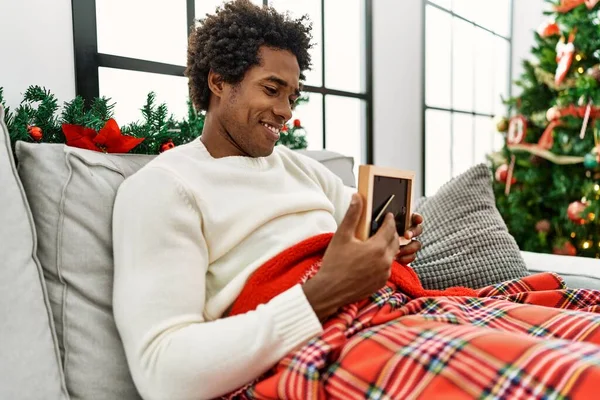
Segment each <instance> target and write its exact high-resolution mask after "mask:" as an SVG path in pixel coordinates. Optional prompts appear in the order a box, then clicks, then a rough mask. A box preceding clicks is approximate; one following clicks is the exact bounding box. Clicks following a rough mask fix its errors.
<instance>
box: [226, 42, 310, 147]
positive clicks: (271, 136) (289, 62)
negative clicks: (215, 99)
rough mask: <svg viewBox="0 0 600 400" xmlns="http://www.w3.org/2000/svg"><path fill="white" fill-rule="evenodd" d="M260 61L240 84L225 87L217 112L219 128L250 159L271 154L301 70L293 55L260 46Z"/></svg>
mask: <svg viewBox="0 0 600 400" xmlns="http://www.w3.org/2000/svg"><path fill="white" fill-rule="evenodd" d="M259 59H260V60H261V64H260V65H256V66H254V67H252V68H250V69H249V70H248V71H247V72H246V75H245V76H244V79H243V80H242V81H241V82H240V83H239V84H236V85H229V84H226V85H225V86H224V90H223V96H222V98H221V100H222V101H221V107H220V110H219V119H220V122H221V124H222V126H223V127H224V128H225V130H226V131H227V132H228V133H229V135H230V136H231V138H232V139H233V140H234V141H235V143H236V144H237V145H238V146H239V150H241V151H242V152H244V153H245V154H246V155H248V156H250V157H266V156H268V155H270V154H271V153H272V152H273V148H274V147H275V143H276V142H277V140H278V139H279V131H280V130H281V128H282V126H283V124H284V123H285V122H286V121H288V120H289V119H290V118H291V117H292V109H291V106H292V104H293V103H294V102H295V101H296V99H297V98H298V96H299V94H300V93H299V81H300V67H299V66H298V60H297V59H296V56H294V54H293V53H291V52H290V51H287V50H275V49H272V48H268V47H265V46H263V47H261V48H260V49H259Z"/></svg>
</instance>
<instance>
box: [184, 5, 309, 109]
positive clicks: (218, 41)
mask: <svg viewBox="0 0 600 400" xmlns="http://www.w3.org/2000/svg"><path fill="white" fill-rule="evenodd" d="M311 29H312V24H311V23H310V21H309V20H308V17H307V16H302V17H301V18H298V19H291V18H290V17H289V16H288V15H284V14H281V13H279V12H277V11H276V10H275V9H274V8H272V7H265V8H261V7H259V6H256V5H254V4H252V3H251V2H250V1H249V0H236V1H233V2H228V3H226V4H224V5H223V6H221V7H220V8H219V9H217V10H216V13H215V14H214V15H207V16H206V18H205V19H203V20H200V25H199V26H198V27H196V28H195V29H194V30H193V31H192V33H191V34H190V37H189V43H188V56H187V69H186V71H185V74H186V76H187V77H188V78H189V88H190V96H191V99H192V103H193V104H194V107H195V108H196V109H197V110H207V109H208V103H209V99H210V89H209V88H208V72H209V71H210V70H211V69H212V70H213V71H214V72H216V73H218V74H219V75H221V76H222V77H223V80H224V81H225V82H227V83H230V84H236V83H239V82H241V81H242V79H243V78H244V74H245V73H246V71H248V69H249V68H250V67H252V66H254V65H259V64H260V61H261V60H259V57H258V49H259V47H260V46H268V47H271V48H274V49H281V50H289V51H290V52H292V53H293V54H294V55H295V56H296V58H297V60H298V65H299V66H300V71H305V70H307V69H309V68H310V65H311V62H310V54H309V53H308V51H309V49H310V48H311V47H312V44H311V40H312V35H311ZM304 78H305V77H304V75H303V74H301V76H300V79H301V80H304Z"/></svg>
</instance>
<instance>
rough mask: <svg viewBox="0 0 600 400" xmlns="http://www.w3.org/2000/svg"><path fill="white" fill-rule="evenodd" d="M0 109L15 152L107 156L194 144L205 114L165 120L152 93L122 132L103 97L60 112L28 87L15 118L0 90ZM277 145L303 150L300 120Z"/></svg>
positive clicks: (42, 92) (52, 100)
mask: <svg viewBox="0 0 600 400" xmlns="http://www.w3.org/2000/svg"><path fill="white" fill-rule="evenodd" d="M306 101H308V99H307V98H301V99H299V102H300V103H303V102H306ZM0 104H2V105H3V106H4V108H5V111H6V112H5V122H6V125H7V126H8V131H9V134H10V140H11V145H12V147H13V149H14V148H15V143H16V142H17V141H18V140H22V141H26V142H38V143H40V142H43V143H65V144H67V145H72V146H76V147H82V148H87V149H90V150H95V151H104V152H108V153H123V152H124V153H135V154H158V153H161V152H163V151H165V150H168V149H170V148H173V147H175V146H178V145H181V144H185V143H188V142H190V141H192V140H194V139H195V138H197V137H198V136H200V135H201V134H202V129H203V127H204V113H198V112H196V110H195V109H194V107H193V106H192V104H191V102H190V101H189V100H188V115H187V116H186V117H184V118H183V119H176V118H175V117H174V116H173V115H169V111H168V108H167V105H166V104H164V103H161V104H157V102H156V95H155V93H154V92H150V93H148V96H147V98H146V104H144V105H143V107H142V108H141V110H140V111H141V114H142V118H141V119H140V120H138V121H136V122H132V123H130V124H127V125H124V126H122V127H119V126H118V123H117V121H115V120H114V119H113V112H114V107H115V103H112V102H111V99H110V98H106V97H101V98H95V99H94V100H93V101H92V103H91V105H90V106H89V107H86V105H85V102H84V100H83V98H82V97H80V96H77V97H75V98H74V99H73V100H71V101H68V102H65V103H64V105H63V107H62V109H61V108H60V107H59V105H58V101H57V99H56V97H55V96H54V94H52V93H51V92H50V91H49V90H47V89H46V88H43V87H40V86H35V85H32V86H30V87H29V88H27V90H26V91H25V93H24V95H23V100H22V101H21V103H20V105H19V106H18V107H17V108H16V109H15V110H14V112H13V111H11V110H9V108H8V107H6V104H5V101H4V97H3V88H2V87H0ZM59 111H60V114H59ZM278 144H282V145H285V146H287V147H289V148H291V149H304V148H306V147H307V143H306V136H305V134H304V129H303V127H302V124H301V123H300V121H299V120H297V119H296V120H294V121H293V123H291V124H288V125H286V126H285V127H284V129H283V130H282V132H281V137H280V139H279V142H278Z"/></svg>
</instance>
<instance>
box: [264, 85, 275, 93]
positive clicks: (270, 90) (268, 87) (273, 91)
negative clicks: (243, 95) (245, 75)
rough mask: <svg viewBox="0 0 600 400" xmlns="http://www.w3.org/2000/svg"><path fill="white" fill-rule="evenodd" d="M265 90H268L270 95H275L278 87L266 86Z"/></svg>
mask: <svg viewBox="0 0 600 400" xmlns="http://www.w3.org/2000/svg"><path fill="white" fill-rule="evenodd" d="M265 90H266V91H267V93H268V94H269V95H275V94H277V89H275V88H272V87H270V86H265Z"/></svg>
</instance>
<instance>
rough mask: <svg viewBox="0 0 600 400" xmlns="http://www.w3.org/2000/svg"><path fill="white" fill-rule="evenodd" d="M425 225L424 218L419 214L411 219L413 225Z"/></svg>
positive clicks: (415, 214)
mask: <svg viewBox="0 0 600 400" xmlns="http://www.w3.org/2000/svg"><path fill="white" fill-rule="evenodd" d="M422 223H423V216H422V215H421V214H419V213H414V214H413V215H412V217H411V225H420V224H422Z"/></svg>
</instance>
